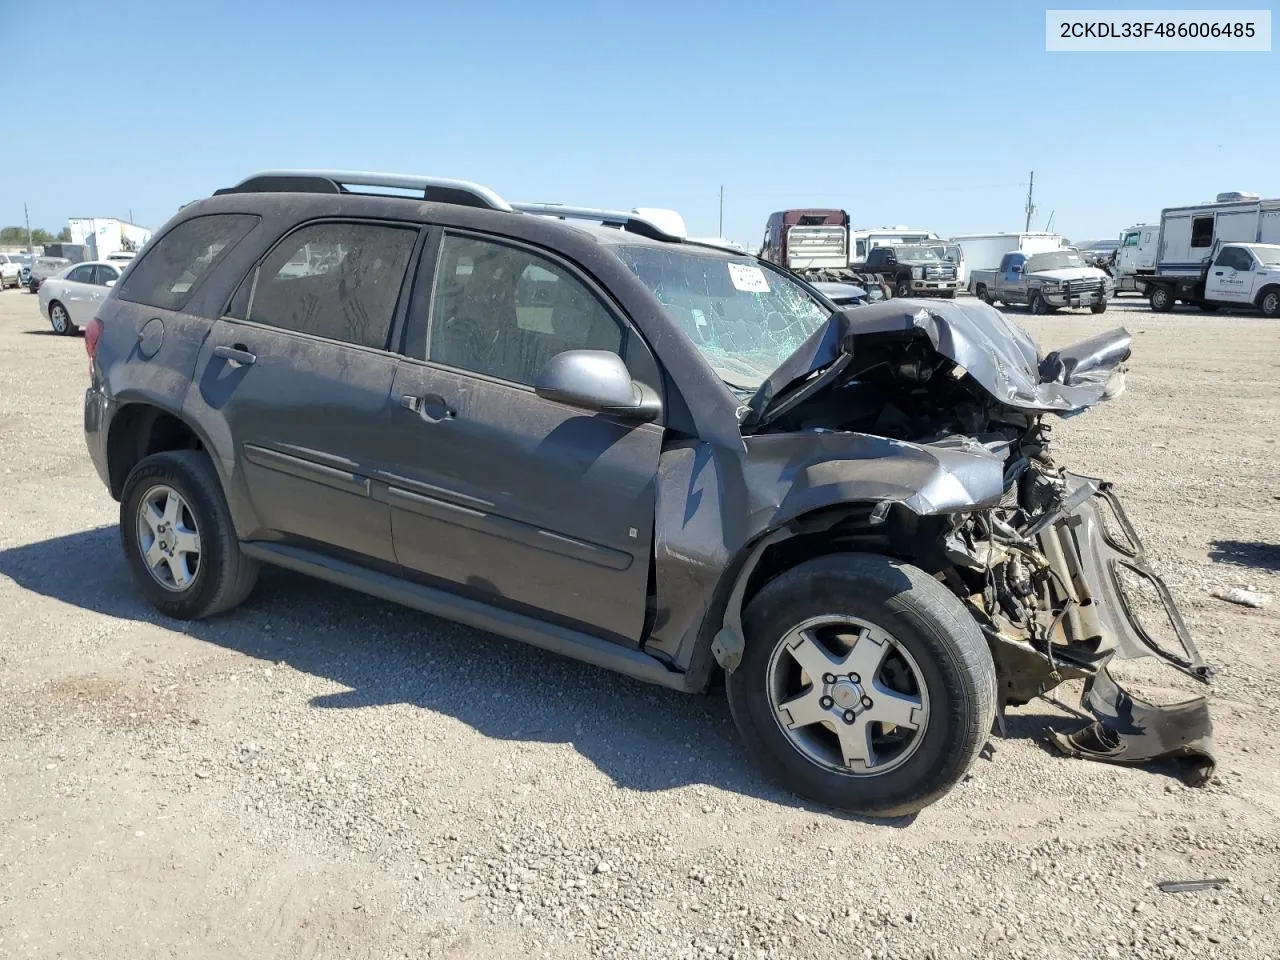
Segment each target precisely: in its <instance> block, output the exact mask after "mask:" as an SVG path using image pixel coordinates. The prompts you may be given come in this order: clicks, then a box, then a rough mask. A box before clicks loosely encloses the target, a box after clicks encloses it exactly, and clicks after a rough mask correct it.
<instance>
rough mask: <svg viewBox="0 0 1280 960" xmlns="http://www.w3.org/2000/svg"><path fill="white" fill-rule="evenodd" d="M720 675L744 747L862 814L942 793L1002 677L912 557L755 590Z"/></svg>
mask: <svg viewBox="0 0 1280 960" xmlns="http://www.w3.org/2000/svg"><path fill="white" fill-rule="evenodd" d="M743 627H744V632H745V634H746V637H745V639H746V650H745V652H744V654H743V659H742V663H741V664H740V665H739V666H738V668H737V669H736V670H734V671H733V672H732V673H730V674H729V675H728V678H727V681H726V687H727V690H728V696H729V709H730V712H731V714H732V715H733V719H734V722H735V724H736V725H737V727H738V730H739V732H740V734H741V735H742V738H743V740H744V741H745V743H746V745H747V749H748V751H749V752H750V753H751V754H752V755H753V757H755V758H756V759H757V762H759V763H760V764H761V766H763V767H764V769H765V770H766V771H767V772H768V773H769V774H771V775H772V776H773V777H774V778H776V779H777V780H778V781H780V782H781V783H782V784H783V785H784V786H786V787H787V788H789V789H791V790H793V791H795V792H796V793H798V794H800V795H801V796H803V797H806V798H808V799H810V800H813V801H815V802H818V803H821V804H823V805H825V806H829V807H834V808H836V809H840V810H846V811H850V812H853V813H859V814H863V815H868V816H880V817H889V816H901V815H904V814H909V813H914V812H916V811H918V810H920V809H922V808H924V807H925V806H927V805H928V804H930V803H932V802H933V801H935V800H937V799H938V798H939V797H941V796H943V795H944V794H945V793H946V792H947V791H948V790H950V789H951V788H952V787H953V786H954V785H955V784H956V783H957V782H958V781H959V780H960V778H961V777H963V776H964V774H965V771H966V770H968V768H969V766H970V764H972V762H973V761H974V759H975V758H976V757H977V755H978V752H979V751H980V750H981V749H982V746H983V744H984V743H985V742H986V740H987V735H988V733H989V731H990V729H991V724H992V722H993V720H994V717H995V701H996V675H995V666H994V664H993V662H992V659H991V653H990V651H989V649H988V648H987V644H986V641H985V640H984V639H983V636H982V632H981V630H979V628H978V625H977V623H976V622H975V621H974V619H973V617H972V616H971V615H970V614H969V612H968V611H967V610H966V609H965V608H964V605H963V604H962V603H961V602H960V601H959V600H958V599H957V598H956V597H955V596H954V595H953V594H952V593H951V592H950V591H949V590H947V589H946V587H944V586H943V585H942V584H940V583H939V582H938V581H937V580H935V579H933V578H932V577H930V576H928V575H927V574H925V573H924V572H923V571H921V570H920V569H918V568H917V567H914V566H911V565H909V564H906V563H901V562H899V561H896V560H892V559H889V558H888V557H883V556H878V555H874V554H862V553H847V554H834V555H831V556H825V557H819V558H817V559H814V560H809V561H807V562H805V563H802V564H800V565H799V566H797V567H794V568H792V569H791V570H788V571H787V572H786V573H783V574H782V575H781V576H779V577H777V578H776V579H774V580H773V581H771V582H770V583H768V584H766V585H765V587H764V588H763V589H761V590H760V592H759V593H758V594H756V596H755V597H754V598H752V600H751V602H750V603H749V604H748V605H747V608H746V610H745V611H744V614H743Z"/></svg>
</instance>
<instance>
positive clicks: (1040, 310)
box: [1031, 290, 1049, 316]
mask: <svg viewBox="0 0 1280 960" xmlns="http://www.w3.org/2000/svg"><path fill="white" fill-rule="evenodd" d="M1031 312H1032V313H1034V314H1036V315H1037V316H1043V315H1044V314H1046V313H1048V312H1049V303H1048V301H1046V300H1045V298H1044V294H1042V293H1041V292H1040V291H1039V290H1037V291H1036V292H1035V293H1033V294H1032V295H1031Z"/></svg>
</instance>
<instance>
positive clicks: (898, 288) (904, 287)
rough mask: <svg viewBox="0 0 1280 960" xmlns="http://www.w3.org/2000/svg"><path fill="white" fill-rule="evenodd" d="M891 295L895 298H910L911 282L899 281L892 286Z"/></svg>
mask: <svg viewBox="0 0 1280 960" xmlns="http://www.w3.org/2000/svg"><path fill="white" fill-rule="evenodd" d="M893 295H894V296H895V297H909V296H911V281H910V280H905V279H904V280H899V281H898V282H897V283H896V284H895V285H894V288H893Z"/></svg>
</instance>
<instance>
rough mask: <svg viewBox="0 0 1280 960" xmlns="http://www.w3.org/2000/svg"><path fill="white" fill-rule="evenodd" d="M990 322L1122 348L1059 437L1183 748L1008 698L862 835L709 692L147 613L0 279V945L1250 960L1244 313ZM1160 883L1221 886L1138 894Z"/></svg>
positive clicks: (1275, 535)
mask: <svg viewBox="0 0 1280 960" xmlns="http://www.w3.org/2000/svg"><path fill="white" fill-rule="evenodd" d="M1021 319H1024V320H1026V321H1027V325H1028V326H1029V327H1030V328H1031V329H1032V331H1033V332H1034V333H1035V334H1036V335H1037V336H1039V337H1040V338H1041V339H1042V341H1043V342H1044V343H1045V344H1046V346H1047V347H1053V346H1060V345H1063V344H1065V343H1068V342H1070V341H1072V340H1076V339H1079V338H1081V337H1083V336H1086V335H1088V334H1090V333H1094V332H1097V331H1099V330H1103V329H1106V328H1108V327H1111V326H1114V325H1117V324H1120V323H1123V324H1125V325H1127V326H1128V327H1129V328H1130V329H1131V330H1132V331H1133V332H1134V334H1135V347H1134V350H1135V356H1134V359H1133V361H1132V363H1131V374H1130V378H1129V390H1128V392H1127V393H1126V394H1125V395H1124V396H1122V397H1120V398H1118V399H1117V400H1115V401H1113V402H1111V403H1109V404H1107V405H1106V406H1105V407H1104V408H1103V409H1100V410H1096V411H1093V412H1092V413H1090V414H1088V415H1086V416H1083V417H1080V418H1078V419H1076V420H1073V421H1069V422H1064V423H1062V424H1061V425H1060V426H1058V427H1057V428H1056V429H1057V437H1058V439H1059V458H1060V459H1061V460H1062V461H1064V462H1066V463H1069V464H1071V465H1073V466H1075V467H1076V468H1078V469H1080V470H1082V471H1083V472H1087V473H1096V474H1101V475H1104V476H1107V477H1109V478H1111V479H1113V480H1115V481H1116V482H1117V483H1118V485H1119V487H1120V489H1121V493H1122V495H1123V496H1124V498H1125V502H1126V504H1127V506H1128V508H1129V511H1130V514H1131V515H1132V518H1133V520H1134V522H1135V524H1136V525H1137V526H1138V528H1139V530H1140V531H1141V532H1142V534H1143V536H1144V538H1145V540H1146V541H1147V545H1148V549H1149V552H1150V554H1151V558H1152V561H1153V563H1154V564H1155V565H1156V566H1157V568H1158V569H1160V570H1162V571H1163V572H1164V573H1165V574H1166V575H1167V577H1168V580H1169V583H1170V585H1171V587H1172V589H1173V591H1174V593H1175V595H1176V596H1177V597H1178V599H1179V601H1180V602H1181V604H1182V607H1183V611H1184V613H1185V615H1186V618H1187V621H1188V624H1189V626H1190V628H1191V630H1192V632H1193V633H1194V634H1195V635H1196V636H1197V637H1198V638H1199V640H1200V642H1201V647H1202V650H1203V651H1204V653H1205V655H1206V656H1207V658H1208V659H1210V660H1211V661H1212V662H1214V663H1216V664H1217V665H1218V666H1219V667H1220V674H1219V679H1218V682H1217V684H1216V687H1215V690H1214V693H1213V700H1214V711H1215V721H1216V723H1217V743H1218V751H1219V761H1220V766H1219V772H1218V775H1217V776H1216V777H1215V779H1214V780H1213V781H1212V782H1211V784H1210V785H1208V786H1207V787H1204V788H1202V789H1191V788H1186V787H1184V786H1182V785H1181V783H1180V782H1179V781H1178V780H1177V779H1176V778H1174V777H1173V776H1171V775H1169V773H1168V772H1167V771H1159V770H1157V771H1152V770H1131V769H1122V768H1116V767H1107V766H1102V765H1097V764H1090V763H1086V762H1082V761H1076V760H1068V759H1065V758H1063V757H1061V756H1059V755H1057V754H1056V753H1054V752H1053V751H1052V750H1051V749H1050V748H1047V747H1046V746H1045V744H1044V736H1045V732H1046V730H1048V729H1050V728H1052V727H1055V726H1059V727H1061V726H1069V725H1070V720H1069V717H1068V715H1067V714H1066V713H1065V712H1064V711H1063V710H1062V709H1060V708H1059V707H1058V706H1056V705H1054V704H1050V703H1043V702H1041V703H1037V704H1033V705H1030V706H1028V707H1024V708H1021V709H1018V710H1015V711H1013V712H1012V715H1011V722H1010V725H1009V731H1008V733H1009V736H1008V738H1007V739H993V741H992V747H993V750H992V752H991V755H990V757H989V758H987V759H982V760H979V761H978V763H977V764H976V765H975V767H974V769H973V771H972V775H971V776H970V777H969V778H968V779H966V780H965V781H964V782H963V783H962V784H960V785H959V787H957V789H956V790H955V791H954V792H953V793H952V794H951V795H949V796H948V797H947V798H945V799H944V800H943V801H941V802H940V803H938V804H936V805H935V806H933V807H931V808H929V809H928V810H926V811H925V812H924V813H922V814H920V815H919V816H918V817H915V818H912V819H908V820H903V821H894V822H890V823H884V822H868V821H863V820H858V819H849V818H842V817H837V816H833V815H831V814H830V813H829V812H827V811H825V810H822V809H817V808H814V807H810V806H807V805H805V804H803V803H800V802H798V801H797V800H796V799H795V798H793V797H791V796H790V795H788V794H786V793H785V792H783V791H781V790H779V789H778V788H776V787H775V786H773V785H772V784H771V783H769V782H767V781H765V780H764V779H762V778H761V777H760V776H759V775H758V774H757V773H756V772H755V770H754V769H753V768H752V767H751V765H750V763H749V762H748V758H747V756H746V751H744V749H743V748H742V746H741V745H740V744H739V743H738V742H737V740H736V738H735V736H734V733H733V729H732V726H731V722H730V720H729V716H728V711H727V709H726V707H725V704H724V701H723V696H722V695H721V694H720V693H719V692H715V693H713V694H712V695H710V696H707V697H686V696H682V695H679V694H675V693H670V692H667V691H663V690H659V689H656V688H649V687H646V686H643V685H641V684H637V683H634V682H631V681H628V680H625V679H623V678H620V677H617V676H613V675H611V674H608V673H605V672H602V671H600V670H597V669H594V668H591V667H588V666H584V665H580V664H577V663H573V662H569V661H566V660H561V659H557V658H555V657H552V656H550V655H545V654H543V653H541V652H539V651H535V650H532V649H528V648H525V647H522V646H520V645H518V644H515V643H510V642H507V641H504V640H500V639H498V638H496V637H492V636H489V635H486V634H482V633H479V632H476V631H473V630H469V629H466V628H463V627H459V626H456V625H453V624H449V623H445V622H442V621H439V620H436V619H433V618H431V617H428V616H425V615H422V614H418V613H415V612H413V611H409V610H405V609H402V608H399V607H395V606H392V605H389V604H385V603H382V602H379V601H375V600H372V599H368V598H365V597H362V596H360V595H357V594H354V593H347V592H345V591H342V590H339V589H336V588H332V587H328V586H324V585H321V584H319V583H315V582H311V581H308V580H305V579H303V578H300V577H297V576H294V575H291V574H287V573H283V572H269V573H267V574H265V575H264V576H263V578H262V581H261V582H260V585H259V588H258V590H257V592H256V593H255V594H254V596H253V597H252V598H251V600H250V601H249V603H248V604H246V605H245V606H244V607H243V608H241V609H239V610H237V611H235V612H234V613H232V614H230V615H228V616H225V617H222V618H220V619H217V620H215V621H213V622H208V623H198V624H182V623H179V622H176V621H171V620H168V619H166V618H164V617H161V616H159V615H157V614H155V613H153V612H152V611H151V609H150V608H148V607H146V606H144V604H143V603H142V602H141V601H140V599H139V597H138V594H137V593H136V592H135V591H134V590H133V589H132V587H131V584H130V581H129V577H128V573H127V571H126V568H125V564H124V562H123V560H122V558H121V556H120V551H119V546H118V541H117V534H116V528H115V518H116V505H115V504H114V503H113V502H112V501H111V500H110V498H109V497H108V495H107V494H106V492H105V491H104V490H103V489H102V486H101V484H100V483H99V481H98V479H97V476H96V475H95V474H94V471H93V469H92V467H91V465H90V463H89V461H88V459H87V457H86V455H85V453H84V446H83V440H82V436H81V426H80V418H81V413H80V409H81V391H82V389H83V386H84V384H85V379H86V374H85V356H84V350H83V346H82V344H81V342H80V341H79V340H78V339H70V340H69V339H63V338H60V337H55V336H52V335H50V332H49V325H48V322H47V321H45V320H42V318H41V317H40V316H39V313H38V306H37V302H36V298H35V297H33V296H30V295H28V294H25V293H19V292H16V291H14V292H4V293H3V294H0V611H2V612H3V616H2V617H0V703H3V704H4V709H3V710H0V956H6V957H7V956H14V957H57V956H74V957H77V958H92V957H123V956H128V957H170V956H172V957H182V958H184V960H188V958H197V957H214V956H217V957H225V956H229V955H245V956H248V955H253V956H266V955H271V956H289V957H294V956H298V957H311V956H324V957H342V956H370V957H392V956H405V957H414V958H419V957H512V956H535V957H536V956H544V957H556V958H573V957H655V958H657V957H662V958H672V957H705V956H712V955H716V954H719V955H724V956H729V957H740V958H752V960H754V958H761V957H765V958H774V957H785V958H851V957H853V958H857V957H869V958H884V957H952V956H965V957H971V956H990V957H1062V958H1068V957H1070V958H1077V957H1119V956H1137V957H1179V958H1182V957H1188V956H1196V957H1223V958H1226V957H1268V956H1270V957H1277V956H1280V945H1278V941H1280V937H1278V932H1280V913H1278V912H1277V909H1278V908H1277V906H1276V901H1277V900H1280V889H1278V886H1277V884H1278V881H1277V870H1276V864H1277V862H1280V750H1278V749H1277V745H1276V742H1275V741H1274V740H1273V739H1272V737H1271V731H1272V730H1274V728H1275V720H1274V714H1273V713H1272V712H1271V710H1272V708H1273V704H1274V699H1275V695H1276V679H1277V675H1278V673H1280V670H1278V669H1277V666H1276V664H1277V661H1278V660H1280V457H1278V456H1277V450H1276V435H1275V427H1274V422H1275V414H1276V411H1277V410H1280V324H1276V323H1274V322H1270V323H1269V322H1266V321H1263V320H1261V319H1256V318H1249V317H1243V316H1241V317H1229V316H1224V315H1217V316H1214V317H1206V316H1202V315H1199V314H1196V313H1184V312H1179V313H1177V314H1175V315H1172V316H1169V315H1159V316H1156V315H1152V314H1151V313H1150V312H1148V311H1147V310H1146V309H1145V306H1144V305H1143V304H1141V303H1139V302H1138V301H1136V300H1133V299H1128V300H1127V302H1126V301H1122V302H1121V304H1119V305H1117V306H1116V307H1115V308H1114V309H1113V310H1111V311H1110V312H1109V313H1108V314H1106V315H1104V316H1101V317H1094V316H1091V315H1089V314H1074V315H1058V316H1053V317H1048V318H1021ZM1231 586H1250V587H1253V588H1255V589H1257V590H1261V591H1263V592H1265V593H1268V594H1270V595H1272V596H1273V597H1275V598H1277V599H1276V600H1275V601H1273V602H1272V603H1271V604H1270V605H1269V606H1267V607H1264V608H1262V609H1248V608H1244V607H1237V606H1233V605H1230V604H1227V603H1224V602H1223V601H1220V600H1217V599H1214V598H1212V597H1211V596H1210V592H1211V591H1212V590H1213V589H1215V588H1218V587H1231ZM1197 877H1225V878H1229V880H1230V883H1229V884H1228V885H1227V886H1225V887H1224V888H1222V889H1219V890H1210V891H1206V892H1201V893H1191V894H1181V895H1169V894H1162V893H1160V892H1159V891H1158V890H1157V889H1155V887H1154V883H1155V881H1158V880H1164V879H1173V878H1197Z"/></svg>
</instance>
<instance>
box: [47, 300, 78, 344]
mask: <svg viewBox="0 0 1280 960" xmlns="http://www.w3.org/2000/svg"><path fill="white" fill-rule="evenodd" d="M49 323H50V325H51V326H52V327H53V332H54V333H56V334H59V335H60V336H64V337H72V336H75V335H76V334H77V333H78V332H79V327H77V326H76V325H75V324H74V323H72V322H71V314H69V313H67V308H66V307H64V306H63V305H62V304H61V303H59V302H58V301H57V300H54V301H53V302H52V303H50V304H49Z"/></svg>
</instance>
